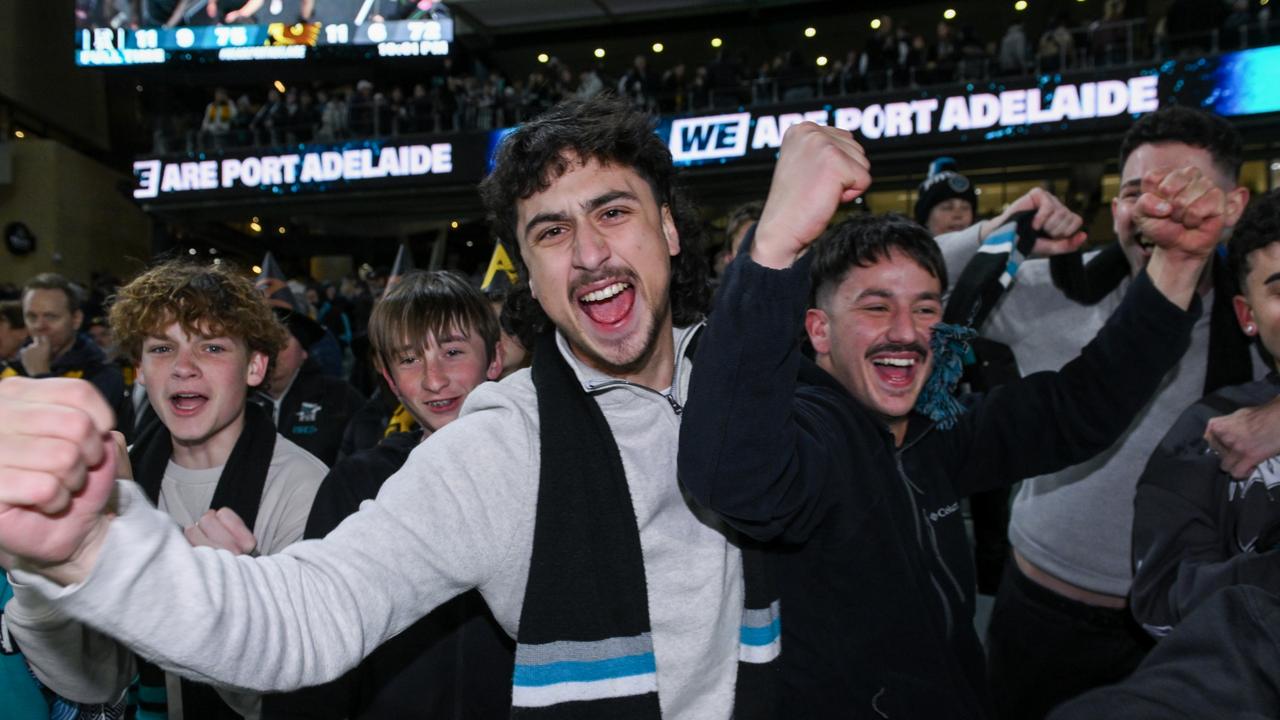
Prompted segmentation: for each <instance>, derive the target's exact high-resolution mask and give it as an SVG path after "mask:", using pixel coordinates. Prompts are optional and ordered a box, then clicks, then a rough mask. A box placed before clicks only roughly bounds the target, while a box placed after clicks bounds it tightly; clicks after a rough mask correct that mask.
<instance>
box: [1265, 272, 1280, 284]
mask: <svg viewBox="0 0 1280 720" xmlns="http://www.w3.org/2000/svg"><path fill="white" fill-rule="evenodd" d="M1277 280H1280V272H1277V273H1271V277H1268V278H1267V279H1266V280H1263V281H1262V284H1263V285H1270V284H1271V283H1273V282H1275V281H1277Z"/></svg>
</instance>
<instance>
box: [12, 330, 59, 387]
mask: <svg viewBox="0 0 1280 720" xmlns="http://www.w3.org/2000/svg"><path fill="white" fill-rule="evenodd" d="M18 358H19V360H21V361H22V369H23V370H26V371H27V374H28V375H30V376H31V377H36V376H38V375H48V374H49V370H50V367H51V365H52V363H53V345H51V344H50V343H49V338H47V337H45V336H43V335H32V336H31V342H29V343H27V344H26V345H24V346H23V347H22V350H20V351H18Z"/></svg>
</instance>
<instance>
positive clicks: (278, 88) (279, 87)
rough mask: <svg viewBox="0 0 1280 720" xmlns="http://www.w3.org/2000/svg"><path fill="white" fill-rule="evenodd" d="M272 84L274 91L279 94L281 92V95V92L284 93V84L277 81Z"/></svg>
mask: <svg viewBox="0 0 1280 720" xmlns="http://www.w3.org/2000/svg"><path fill="white" fill-rule="evenodd" d="M273 84H274V85H275V86H276V90H278V91H279V92H281V93H283V92H284V83H282V82H280V81H279V80H277V81H275V83H273Z"/></svg>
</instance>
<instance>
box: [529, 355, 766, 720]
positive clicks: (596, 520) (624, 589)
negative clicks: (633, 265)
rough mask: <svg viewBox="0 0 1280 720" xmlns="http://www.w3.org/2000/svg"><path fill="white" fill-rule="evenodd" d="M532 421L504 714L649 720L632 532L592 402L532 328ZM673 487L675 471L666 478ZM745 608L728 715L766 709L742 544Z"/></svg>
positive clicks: (623, 486) (761, 590) (619, 472)
mask: <svg viewBox="0 0 1280 720" xmlns="http://www.w3.org/2000/svg"><path fill="white" fill-rule="evenodd" d="M532 373H533V383H534V387H535V388H536V390H537V396H538V416H539V425H540V427H541V457H542V459H541V466H540V468H539V472H540V475H539V483H538V507H537V515H536V519H535V521H534V535H533V554H532V557H531V559H530V564H529V579H528V585H527V587H526V589H525V595H524V606H523V609H522V612H521V615H520V631H519V633H518V637H517V646H516V666H515V676H514V679H513V688H512V705H513V707H512V715H513V717H516V718H522V719H534V718H536V719H538V720H541V719H543V718H556V720H562V719H565V718H569V719H573V720H576V719H579V718H581V719H584V720H585V719H586V718H602V717H607V718H611V720H632V719H635V720H640V719H650V720H651V719H654V718H659V717H661V711H660V709H659V704H658V684H657V661H656V659H655V656H654V652H653V636H652V631H651V627H650V624H649V606H648V594H647V591H646V583H645V575H644V558H643V556H642V553H641V549H640V531H639V529H638V527H637V525H636V517H635V511H634V509H633V507H632V504H631V497H630V491H629V489H628V486H627V477H626V474H625V472H624V470H623V467H622V456H621V455H620V454H619V452H618V446H617V444H616V442H615V441H614V438H613V434H612V432H611V431H610V429H609V425H608V422H607V421H606V420H605V417H604V413H603V412H601V410H600V406H599V405H598V404H597V403H596V401H595V400H594V399H593V398H592V397H591V396H590V395H588V394H587V393H586V392H585V391H584V390H583V389H582V386H581V384H580V383H579V382H578V379H577V377H576V376H575V375H574V373H573V370H572V369H571V368H570V367H569V364H568V363H567V362H566V361H565V359H564V357H563V356H562V355H561V353H560V350H559V348H558V347H557V346H556V342H555V335H554V334H553V333H544V334H543V335H542V336H541V337H540V338H539V339H538V344H537V350H536V352H535V353H534V361H533V370H532ZM671 483H672V485H673V490H674V486H675V483H676V479H675V478H671ZM742 558H743V560H742V563H743V575H744V581H745V585H746V593H745V594H746V608H745V609H744V610H743V611H742V612H743V614H742V628H741V632H740V636H739V639H740V643H739V649H740V652H739V664H738V680H737V698H736V708H735V713H734V716H735V718H736V719H737V720H748V719H749V718H756V717H760V718H766V717H773V716H774V713H773V710H774V698H775V694H774V693H775V684H774V681H773V677H774V673H775V672H776V670H775V665H774V664H773V662H772V661H773V660H774V659H776V658H777V656H778V654H779V652H780V650H781V627H782V626H781V618H780V606H779V603H778V601H777V599H776V598H777V594H776V588H775V586H774V582H773V578H772V575H771V572H772V568H771V566H770V565H769V563H768V561H767V559H766V557H765V555H764V553H763V552H762V551H761V550H760V549H758V548H754V547H749V546H747V545H746V544H745V543H744V544H743V550H742Z"/></svg>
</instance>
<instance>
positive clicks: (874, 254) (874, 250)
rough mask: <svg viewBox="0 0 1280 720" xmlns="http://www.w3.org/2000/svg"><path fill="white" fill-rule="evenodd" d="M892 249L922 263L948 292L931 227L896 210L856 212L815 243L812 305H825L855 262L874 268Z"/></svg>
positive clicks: (811, 269) (812, 267)
mask: <svg viewBox="0 0 1280 720" xmlns="http://www.w3.org/2000/svg"><path fill="white" fill-rule="evenodd" d="M893 250H897V251H898V252H900V253H902V254H903V255H906V256H907V257H909V258H911V259H912V260H915V261H916V262H917V263H919V264H920V266H921V267H923V268H924V269H925V270H927V271H929V274H930V275H933V276H934V277H936V278H938V282H939V283H940V284H941V286H942V290H943V291H944V292H945V291H946V289H947V266H946V263H944V262H943V260H942V251H941V250H939V249H938V243H936V242H934V240H933V236H931V235H930V234H929V231H928V230H925V229H924V228H923V227H920V225H919V224H917V223H915V222H913V221H912V220H909V219H908V218H906V217H903V216H902V215H899V214H897V213H888V214H887V215H855V216H854V217H851V218H849V219H848V220H845V221H843V222H841V223H839V224H837V225H833V226H832V227H831V228H829V229H828V230H827V231H826V232H825V233H823V234H822V237H820V238H818V240H817V241H816V242H814V244H813V250H812V252H813V265H812V266H811V267H810V268H809V277H810V279H811V290H810V293H811V294H810V296H809V304H810V306H813V307H821V306H825V305H826V304H827V303H828V302H829V301H830V298H831V294H832V293H833V292H835V289H836V287H838V286H839V285H840V283H841V282H844V278H845V276H846V275H848V274H849V270H850V269H852V268H853V266H854V265H857V266H858V267H863V268H865V267H871V266H872V265H875V264H876V263H878V262H880V261H881V260H885V259H888V257H889V253H890V252H892V251H893Z"/></svg>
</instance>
